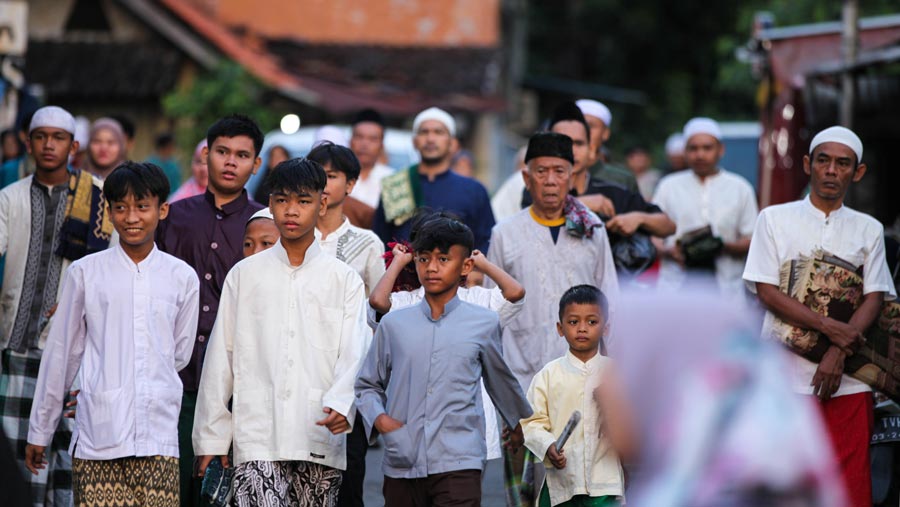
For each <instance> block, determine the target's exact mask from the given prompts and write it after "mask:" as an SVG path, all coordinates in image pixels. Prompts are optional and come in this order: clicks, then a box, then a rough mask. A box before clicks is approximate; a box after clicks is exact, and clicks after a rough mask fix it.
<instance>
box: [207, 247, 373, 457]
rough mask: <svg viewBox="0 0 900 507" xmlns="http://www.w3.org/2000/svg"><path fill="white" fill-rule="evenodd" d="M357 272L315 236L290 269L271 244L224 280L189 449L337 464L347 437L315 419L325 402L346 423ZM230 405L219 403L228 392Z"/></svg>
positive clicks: (356, 337)
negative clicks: (298, 261) (192, 445)
mask: <svg viewBox="0 0 900 507" xmlns="http://www.w3.org/2000/svg"><path fill="white" fill-rule="evenodd" d="M365 301H366V299H365V292H364V289H363V282H362V279H360V277H359V275H358V274H357V273H356V271H354V270H353V268H352V267H350V266H348V265H347V264H345V263H344V262H341V261H339V260H337V259H335V258H334V257H331V256H329V255H327V254H326V253H325V252H323V251H322V248H321V246H319V244H318V242H315V241H314V242H312V244H310V246H309V248H308V249H307V250H306V255H305V257H304V259H303V263H302V264H301V265H300V266H292V265H291V263H290V260H289V259H288V256H287V252H286V251H285V249H284V247H283V246H282V245H281V242H278V243H276V244H275V246H273V247H272V248H270V249H268V250H266V251H264V252H260V253H258V254H256V255H253V256H251V257H248V258H246V259H244V260H242V261H241V262H239V263H237V264H236V265H235V266H234V267H233V268H232V269H231V271H230V272H229V273H228V276H227V277H226V278H225V287H224V289H223V291H222V297H221V300H220V302H219V314H218V317H216V324H215V326H214V327H213V332H212V336H211V337H210V340H209V348H208V349H207V351H206V359H205V363H204V366H203V374H202V376H201V378H200V391H199V395H198V398H197V409H196V412H195V418H194V432H193V442H194V453H195V454H197V455H198V456H200V455H224V454H226V453H228V448H229V446H230V445H231V444H232V441H233V442H234V460H235V464H236V465H239V464H241V463H244V462H246V461H254V460H261V461H309V462H313V463H320V464H323V465H326V466H329V467H332V468H338V469H341V470H343V469H344V468H346V450H345V449H346V436H345V435H332V434H331V432H330V431H329V430H328V429H327V428H326V427H325V426H318V425H316V421H320V420H322V419H324V418H325V417H326V415H327V414H326V413H325V412H323V409H324V408H325V407H328V408H331V409H333V410H336V411H337V412H338V413H340V414H342V415H344V416H346V417H347V420H348V421H349V422H350V423H351V425H352V423H353V419H354V417H355V416H356V413H355V408H354V399H355V397H354V393H353V384H354V382H355V381H356V375H357V373H358V371H359V367H360V365H361V363H362V360H363V357H364V356H365V354H366V352H367V351H368V348H369V345H370V344H371V341H372V335H371V330H370V329H369V327H368V326H367V325H366V314H365ZM232 397H233V404H232V410H229V409H228V400H229V399H232Z"/></svg>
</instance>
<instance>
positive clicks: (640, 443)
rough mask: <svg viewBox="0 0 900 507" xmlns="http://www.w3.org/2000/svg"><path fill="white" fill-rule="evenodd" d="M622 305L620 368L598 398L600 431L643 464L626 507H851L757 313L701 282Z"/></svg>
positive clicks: (807, 405)
mask: <svg viewBox="0 0 900 507" xmlns="http://www.w3.org/2000/svg"><path fill="white" fill-rule="evenodd" d="M619 308H621V310H620V312H619V315H617V316H616V319H617V322H613V323H612V324H613V327H614V329H615V333H616V335H617V336H619V339H617V340H615V342H614V343H613V347H612V349H611V351H610V355H611V356H612V358H613V359H614V360H615V361H616V366H617V368H616V372H615V375H614V376H612V377H610V378H608V379H606V381H604V382H603V384H602V385H601V387H600V388H599V389H598V392H597V395H598V398H599V401H600V402H601V403H602V404H603V406H604V410H603V413H604V414H606V417H607V421H606V422H607V426H606V428H605V429H604V431H608V435H609V437H610V438H611V441H612V442H613V445H614V447H616V448H617V450H618V451H619V452H620V454H621V455H622V456H623V457H624V460H625V462H626V463H628V462H631V463H635V464H637V467H636V470H635V473H634V474H633V475H632V478H631V479H632V481H631V482H632V484H631V485H630V487H629V489H628V490H627V491H626V498H627V499H628V504H629V505H635V506H639V507H644V506H663V505H665V506H668V507H676V506H691V507H711V506H716V507H723V506H728V507H745V506H746V507H750V506H761V505H765V506H767V507H768V506H774V507H788V506H790V507H795V506H796V507H843V506H844V505H846V500H845V497H846V496H845V493H844V491H843V488H842V485H841V484H842V483H841V480H840V475H839V473H838V467H837V460H836V459H835V458H834V456H833V453H832V450H831V447H830V446H831V444H830V441H829V439H828V437H827V434H826V432H825V428H824V425H823V423H822V422H821V420H820V419H819V416H818V413H817V412H816V410H815V407H814V406H813V405H812V402H811V400H810V399H808V398H806V397H802V396H798V395H795V394H793V392H792V391H791V383H790V378H789V363H788V362H786V361H785V360H784V358H783V355H784V354H785V352H784V351H782V350H781V349H780V348H779V347H778V346H777V345H774V344H772V343H768V342H763V341H762V340H761V339H760V338H759V329H760V321H761V319H759V316H758V315H755V314H754V313H753V312H751V311H747V310H746V309H741V308H740V307H736V306H735V305H733V304H729V302H728V301H726V300H723V298H722V297H721V296H720V295H719V293H718V291H716V290H715V289H713V288H710V290H705V289H704V288H703V287H702V286H694V287H692V288H690V289H686V290H683V291H681V292H679V293H678V294H664V293H640V294H630V295H625V296H624V297H623V298H622V301H621V302H620V304H619ZM648 310H650V313H651V314H652V317H651V318H648Z"/></svg>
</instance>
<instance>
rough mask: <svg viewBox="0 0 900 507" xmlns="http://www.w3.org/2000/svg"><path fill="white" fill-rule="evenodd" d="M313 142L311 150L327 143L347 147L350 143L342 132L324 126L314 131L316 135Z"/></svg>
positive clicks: (333, 127) (329, 126)
mask: <svg viewBox="0 0 900 507" xmlns="http://www.w3.org/2000/svg"><path fill="white" fill-rule="evenodd" d="M314 138H315V139H314V140H313V148H315V147H316V146H318V145H320V144H322V142H324V141H328V142H330V143H331V144H336V145H338V146H343V147H345V148H346V147H347V146H348V145H349V144H350V143H349V142H348V141H347V135H346V134H344V131H343V130H341V129H340V128H338V127H335V126H334V125H324V126H321V127H319V128H318V129H316V135H315V136H314Z"/></svg>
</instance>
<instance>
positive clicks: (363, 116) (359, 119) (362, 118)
mask: <svg viewBox="0 0 900 507" xmlns="http://www.w3.org/2000/svg"><path fill="white" fill-rule="evenodd" d="M366 122H372V123H377V124H378V125H380V126H381V128H384V117H383V116H381V113H379V112H378V111H376V110H374V109H363V110H362V111H360V112H358V113H356V116H355V117H353V121H352V122H351V123H350V125H351V126H356V124H357V123H366Z"/></svg>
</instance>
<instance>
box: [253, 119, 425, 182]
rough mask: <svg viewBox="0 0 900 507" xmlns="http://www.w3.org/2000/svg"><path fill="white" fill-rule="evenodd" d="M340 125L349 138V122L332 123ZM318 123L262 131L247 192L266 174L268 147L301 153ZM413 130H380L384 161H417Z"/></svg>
mask: <svg viewBox="0 0 900 507" xmlns="http://www.w3.org/2000/svg"><path fill="white" fill-rule="evenodd" d="M334 126H335V127H337V128H338V129H340V130H341V131H342V132H343V133H344V136H345V137H346V139H347V142H350V130H351V129H350V126H349V125H334ZM320 127H321V126H320V125H315V126H308V127H301V128H300V130H298V131H297V132H295V133H293V134H285V133H284V132H282V131H281V130H273V131H271V132H269V133H268V134H266V139H265V142H263V149H262V154H261V155H260V156H261V157H262V164H260V169H259V171H258V172H257V173H256V174H254V175H253V176H252V177H251V178H250V180H249V181H248V182H247V187H246V188H247V193H248V194H250V195H251V196H252V195H253V194H254V193H255V192H256V189H257V188H258V187H259V185H260V184H262V182H263V180H264V179H265V177H266V167H267V162H268V157H269V149H271V148H272V147H273V146H283V147H284V148H285V149H286V150H287V151H288V154H289V155H290V156H291V157H304V156H306V154H307V153H309V150H311V149H312V145H313V141H314V140H315V135H316V131H317V130H319V128H320ZM412 138H413V134H412V132H410V131H409V130H400V129H394V128H388V129H386V130H385V133H384V150H385V152H386V153H387V157H388V165H389V166H391V167H393V168H394V169H405V168H407V167H409V166H410V165H412V164H415V163H417V162H419V152H417V151H416V150H415V148H413V140H412Z"/></svg>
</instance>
